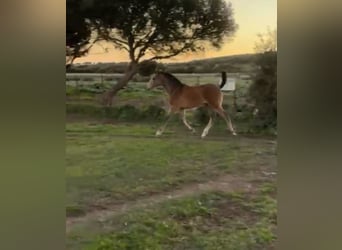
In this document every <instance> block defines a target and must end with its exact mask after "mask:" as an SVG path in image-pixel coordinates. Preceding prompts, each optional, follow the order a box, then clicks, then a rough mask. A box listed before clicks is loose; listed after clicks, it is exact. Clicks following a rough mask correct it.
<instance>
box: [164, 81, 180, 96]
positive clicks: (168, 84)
mask: <svg viewBox="0 0 342 250" xmlns="http://www.w3.org/2000/svg"><path fill="white" fill-rule="evenodd" d="M163 86H164V89H165V90H166V92H167V93H168V94H169V95H170V96H171V95H173V94H174V93H175V92H176V91H177V89H179V87H181V85H178V84H174V83H172V82H169V81H166V82H165V83H164V84H163Z"/></svg>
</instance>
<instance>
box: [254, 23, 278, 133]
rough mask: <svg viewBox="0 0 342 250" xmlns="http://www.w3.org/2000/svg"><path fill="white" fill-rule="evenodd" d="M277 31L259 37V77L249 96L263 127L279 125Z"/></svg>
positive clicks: (269, 31) (256, 47)
mask: <svg viewBox="0 0 342 250" xmlns="http://www.w3.org/2000/svg"><path fill="white" fill-rule="evenodd" d="M276 32H277V31H276V30H274V31H271V30H270V29H268V32H267V33H266V34H264V35H259V36H258V38H259V40H258V41H257V42H256V46H255V49H256V51H257V52H259V55H258V57H257V60H256V64H257V65H258V68H259V70H258V73H257V76H256V78H255V80H254V82H253V83H252V85H251V87H250V89H249V94H250V97H251V98H252V100H253V101H254V104H255V108H256V109H257V110H258V114H257V118H258V121H260V125H261V126H263V127H269V126H276V124H277V41H276V39H277V36H276Z"/></svg>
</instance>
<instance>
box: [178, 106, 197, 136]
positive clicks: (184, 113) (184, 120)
mask: <svg viewBox="0 0 342 250" xmlns="http://www.w3.org/2000/svg"><path fill="white" fill-rule="evenodd" d="M181 117H182V121H183V123H184V125H185V126H186V127H187V128H188V129H189V130H190V131H191V132H192V133H195V132H196V130H195V129H194V128H193V127H191V125H190V124H189V123H188V121H187V120H186V110H185V109H184V110H183V112H182V113H181Z"/></svg>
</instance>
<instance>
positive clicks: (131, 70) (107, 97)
mask: <svg viewBox="0 0 342 250" xmlns="http://www.w3.org/2000/svg"><path fill="white" fill-rule="evenodd" d="M137 72H138V64H137V63H135V62H131V63H130V64H129V65H128V67H127V69H126V70H125V73H124V75H123V76H122V77H121V78H120V80H119V81H118V82H117V84H115V85H114V86H113V88H112V89H110V90H108V91H107V92H106V93H104V95H103V98H102V101H103V104H104V105H105V106H112V101H113V97H114V96H115V95H116V94H117V93H118V92H119V90H120V89H122V88H124V87H125V86H126V85H127V84H128V82H129V81H130V80H131V79H132V78H133V76H134V75H135V74H136V73H137Z"/></svg>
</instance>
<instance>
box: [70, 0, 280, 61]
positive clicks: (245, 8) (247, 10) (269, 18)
mask: <svg viewBox="0 0 342 250" xmlns="http://www.w3.org/2000/svg"><path fill="white" fill-rule="evenodd" d="M227 2H231V3H232V7H233V9H234V18H235V22H236V23H237V24H238V26H239V28H238V30H237V32H236V33H235V36H234V37H233V38H232V39H230V41H227V42H225V43H224V44H223V46H222V47H221V49H220V50H215V49H211V50H207V51H206V52H200V53H189V54H185V55H179V56H177V57H174V58H170V59H167V60H163V62H183V61H190V60H194V59H205V58H211V57H219V56H228V55H237V54H246V53H254V43H255V41H256V40H257V34H258V33H265V32H266V31H267V28H271V29H275V28H277V1H276V0H227ZM104 48H109V51H108V52H105V50H104ZM124 61H128V55H127V53H126V51H119V50H116V49H113V46H112V45H111V44H109V43H101V44H99V45H96V44H95V45H94V46H93V48H92V49H91V50H90V52H89V54H88V55H87V56H84V57H82V58H78V59H76V60H75V63H83V62H124Z"/></svg>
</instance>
